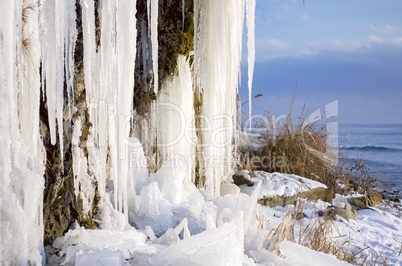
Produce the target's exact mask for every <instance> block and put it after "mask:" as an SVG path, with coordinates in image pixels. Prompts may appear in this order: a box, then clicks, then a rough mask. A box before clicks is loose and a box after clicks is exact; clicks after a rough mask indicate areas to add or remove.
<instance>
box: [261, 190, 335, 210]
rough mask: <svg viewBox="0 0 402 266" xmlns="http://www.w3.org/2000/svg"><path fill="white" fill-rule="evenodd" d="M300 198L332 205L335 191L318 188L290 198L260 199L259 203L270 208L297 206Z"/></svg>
mask: <svg viewBox="0 0 402 266" xmlns="http://www.w3.org/2000/svg"><path fill="white" fill-rule="evenodd" d="M298 198H303V199H309V200H322V201H325V202H328V203H330V204H332V199H333V198H334V191H333V190H332V189H327V188H321V187H318V188H314V189H312V190H309V191H306V192H302V193H299V194H297V195H294V196H290V197H285V196H275V197H265V198H263V199H259V200H258V203H260V204H261V205H264V206H268V207H275V206H283V207H284V206H286V205H290V204H293V205H295V204H296V203H297V199H298Z"/></svg>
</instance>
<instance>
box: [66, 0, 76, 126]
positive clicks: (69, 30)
mask: <svg viewBox="0 0 402 266" xmlns="http://www.w3.org/2000/svg"><path fill="white" fill-rule="evenodd" d="M66 12H67V18H66V19H67V22H66V25H65V31H66V33H65V37H66V57H65V73H66V83H67V101H68V104H67V105H68V109H69V119H71V117H72V104H73V102H74V51H75V42H76V41H77V34H78V33H77V29H76V22H75V20H76V13H75V3H74V2H73V1H67V3H66Z"/></svg>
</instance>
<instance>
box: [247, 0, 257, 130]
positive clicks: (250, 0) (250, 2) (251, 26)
mask: <svg viewBox="0 0 402 266" xmlns="http://www.w3.org/2000/svg"><path fill="white" fill-rule="evenodd" d="M246 3H247V4H246V10H247V15H246V20H247V37H248V40H247V50H248V59H247V62H248V115H249V117H248V119H249V123H250V124H249V125H250V127H249V129H250V130H251V126H252V125H251V111H252V106H253V104H252V87H253V74H254V62H255V5H256V2H255V0H246Z"/></svg>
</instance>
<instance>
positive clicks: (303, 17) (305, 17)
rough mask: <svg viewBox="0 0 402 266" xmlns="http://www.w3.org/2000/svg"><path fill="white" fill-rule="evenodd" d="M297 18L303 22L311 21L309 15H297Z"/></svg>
mask: <svg viewBox="0 0 402 266" xmlns="http://www.w3.org/2000/svg"><path fill="white" fill-rule="evenodd" d="M296 16H297V17H298V18H299V19H301V20H302V21H308V20H309V19H310V16H309V14H306V13H296Z"/></svg>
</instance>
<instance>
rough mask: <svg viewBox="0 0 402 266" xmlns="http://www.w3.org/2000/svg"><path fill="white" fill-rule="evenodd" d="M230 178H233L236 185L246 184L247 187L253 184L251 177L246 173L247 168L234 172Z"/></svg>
mask: <svg viewBox="0 0 402 266" xmlns="http://www.w3.org/2000/svg"><path fill="white" fill-rule="evenodd" d="M232 178H233V182H234V183H235V184H236V185H238V186H241V185H244V184H246V185H247V186H249V187H252V186H254V182H253V181H252V180H251V177H250V175H249V174H248V171H247V170H242V171H240V172H237V173H236V174H234V175H233V176H232Z"/></svg>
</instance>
